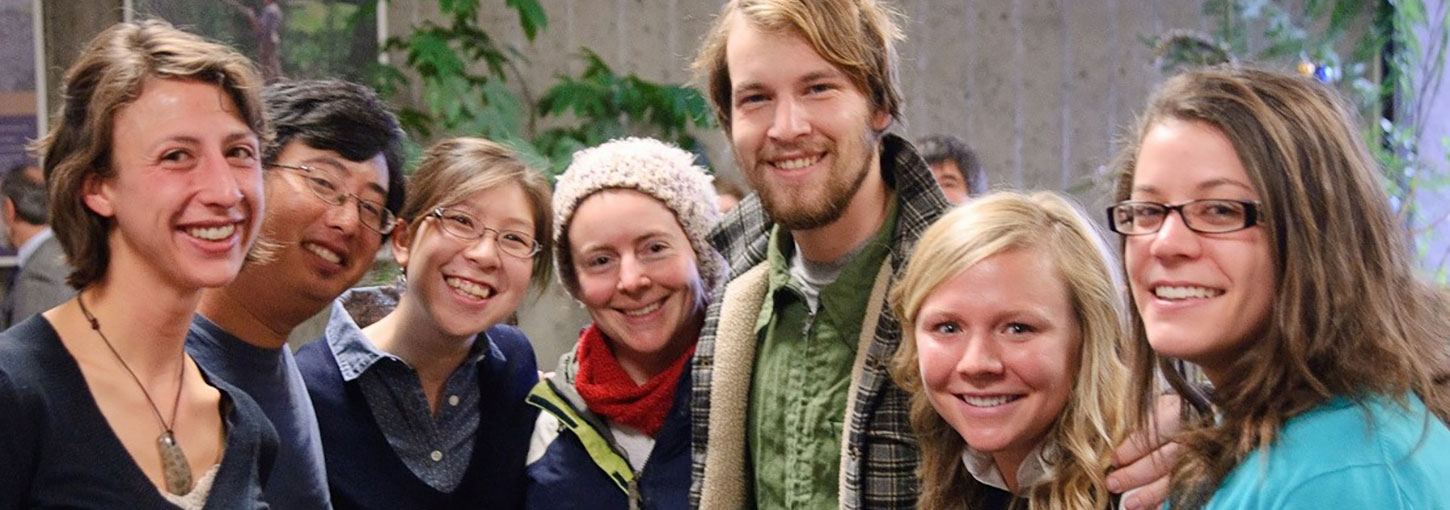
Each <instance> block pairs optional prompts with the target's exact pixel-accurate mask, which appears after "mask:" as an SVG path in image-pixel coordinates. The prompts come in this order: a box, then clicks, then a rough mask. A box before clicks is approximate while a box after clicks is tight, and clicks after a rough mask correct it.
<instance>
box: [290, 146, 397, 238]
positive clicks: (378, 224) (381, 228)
mask: <svg viewBox="0 0 1450 510" xmlns="http://www.w3.org/2000/svg"><path fill="white" fill-rule="evenodd" d="M271 166H273V167H275V168H284V169H287V170H292V171H294V172H297V173H298V175H301V176H302V180H303V181H304V182H306V183H307V189H310V190H312V194H313V195H317V198H320V199H322V201H323V202H327V203H328V204H331V205H343V204H346V203H347V199H348V197H352V198H353V200H355V201H357V217H358V220H359V221H361V222H362V224H363V226H364V227H367V228H368V230H371V231H373V232H377V233H379V234H382V235H388V234H391V233H392V232H393V228H394V227H397V226H398V225H397V223H398V222H397V216H396V215H394V214H393V211H389V210H388V208H387V207H385V206H384V205H383V204H379V203H377V202H374V201H372V200H368V199H366V198H363V197H360V196H358V194H357V193H352V192H350V191H347V190H346V189H344V188H343V182H344V180H343V178H342V176H340V175H337V172H332V171H328V170H325V169H321V168H317V167H315V166H307V165H284V164H281V163H273V164H272V165H271Z"/></svg>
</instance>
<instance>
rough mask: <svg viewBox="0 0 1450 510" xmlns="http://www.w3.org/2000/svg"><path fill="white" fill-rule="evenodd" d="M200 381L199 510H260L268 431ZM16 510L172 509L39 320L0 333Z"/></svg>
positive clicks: (4, 463)
mask: <svg viewBox="0 0 1450 510" xmlns="http://www.w3.org/2000/svg"><path fill="white" fill-rule="evenodd" d="M97 343H99V342H97ZM202 375H203V376H206V379H207V382H208V383H209V384H211V385H212V386H214V387H216V389H217V390H218V391H220V392H221V394H222V402H223V408H224V410H225V412H224V416H223V417H222V418H223V422H224V423H225V425H226V452H225V453H224V454H223V455H222V462H221V467H220V468H218V469H217V473H216V478H215V479H213V481H212V486H211V493H210V496H208V497H207V502H206V506H205V507H204V508H207V509H224V510H237V509H260V508H267V504H266V503H264V502H263V501H262V483H263V482H262V481H263V480H266V479H267V475H268V474H269V473H271V469H272V460H273V459H274V458H276V455H277V433H276V432H275V431H273V429H272V424H271V422H269V421H267V416H266V415H264V414H262V408H260V407H257V403H256V402H253V401H252V399H251V397H248V396H247V394H246V393H245V392H243V391H242V390H239V389H236V388H234V387H232V386H231V385H229V384H227V383H226V382H224V381H222V380H220V379H217V378H214V377H210V376H208V375H207V373H206V370H205V369H202ZM138 412H146V413H150V410H147V411H139V410H138ZM185 446H186V445H182V447H183V448H184V447H185ZM520 462H522V461H520ZM22 508H71V509H81V508H134V509H141V508H176V507H175V506H173V505H171V504H170V503H167V502H166V499H164V498H162V497H161V492H160V491H159V490H157V489H156V486H155V485H153V484H152V483H151V480H150V479H148V478H146V473H144V472H142V471H141V467H140V466H138V465H136V461H135V460H134V459H132V458H131V454H130V453H129V452H127V451H126V447H125V446H124V445H122V444H121V440H120V439H119V438H117V437H116V433H115V431H114V430H112V429H111V425H110V423H109V422H107V421H106V417H105V415H103V414H101V409H100V408H99V407H97V405H96V400H95V397H93V396H92V395H91V390H90V387H89V386H88V385H87V384H86V379H85V376H84V375H82V374H81V369H80V365H77V364H76V360H75V358H74V357H73V356H71V354H70V351H67V350H66V348H65V345H64V344H62V343H61V340H60V337H59V336H57V335H56V332H55V328H53V327H51V325H50V322H49V321H47V320H46V319H45V317H42V316H40V315H34V316H31V317H30V318H29V319H27V320H25V321H23V322H21V323H20V324H17V325H15V327H12V328H10V329H9V330H6V331H5V333H4V334H0V510H11V509H15V510H19V509H22Z"/></svg>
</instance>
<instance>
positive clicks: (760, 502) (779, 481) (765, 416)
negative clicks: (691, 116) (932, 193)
mask: <svg viewBox="0 0 1450 510" xmlns="http://www.w3.org/2000/svg"><path fill="white" fill-rule="evenodd" d="M888 203H890V204H891V205H890V207H889V208H888V211H887V215H886V219H885V221H883V222H882V225H881V228H880V230H879V231H878V232H877V233H876V235H875V236H873V237H872V238H871V239H870V240H869V241H867V243H866V244H865V245H864V246H862V247H861V248H859V250H858V252H857V253H856V254H855V255H854V258H852V259H851V260H849V261H848V262H846V263H845V265H844V266H843V267H842V268H841V272H840V274H839V275H838V276H837V277H836V279H835V281H833V282H831V283H830V284H827V285H826V286H824V287H822V288H821V289H819V291H820V294H819V305H818V307H817V310H816V311H815V313H812V312H811V310H810V307H809V306H808V305H807V302H806V298H805V292H806V291H805V290H804V289H803V287H802V283H801V282H799V281H797V280H796V279H794V278H792V277H791V274H790V258H791V252H793V251H794V249H795V245H794V242H793V241H792V240H791V237H790V233H789V232H788V231H785V230H783V229H781V228H780V227H778V226H777V227H775V228H774V229H773V230H772V232H771V240H770V251H769V253H768V254H767V255H766V262H767V264H768V266H769V271H770V273H769V284H768V290H767V291H766V296H765V301H764V303H763V304H762V305H761V310H760V316H759V319H758V321H757V323H756V335H757V338H759V339H760V343H759V347H758V350H757V351H756V356H755V369H754V371H753V375H752V380H751V386H750V402H749V423H748V427H749V429H748V431H747V440H748V441H749V452H750V460H751V463H752V464H751V465H752V466H753V468H754V469H753V473H754V476H753V478H754V479H753V482H754V489H755V490H754V495H755V503H756V508H781V509H828V508H829V509H835V508H838V507H839V505H838V501H837V498H838V492H839V476H840V463H841V444H842V443H841V431H842V425H843V421H844V420H845V416H846V400H847V394H848V393H849V391H850V388H851V382H852V381H851V369H852V362H853V361H854V360H855V358H856V349H857V344H858V341H859V339H860V337H861V323H862V319H863V318H864V317H865V316H866V313H867V312H868V311H867V310H866V306H867V300H866V299H863V297H864V296H869V295H871V290H872V286H873V284H874V283H875V279H876V275H877V273H878V272H880V268H881V265H882V264H883V263H885V262H886V260H887V256H888V255H890V247H889V245H890V240H891V237H890V236H891V233H892V232H893V231H895V227H896V200H895V199H894V197H893V199H892V200H890V201H889V202H888Z"/></svg>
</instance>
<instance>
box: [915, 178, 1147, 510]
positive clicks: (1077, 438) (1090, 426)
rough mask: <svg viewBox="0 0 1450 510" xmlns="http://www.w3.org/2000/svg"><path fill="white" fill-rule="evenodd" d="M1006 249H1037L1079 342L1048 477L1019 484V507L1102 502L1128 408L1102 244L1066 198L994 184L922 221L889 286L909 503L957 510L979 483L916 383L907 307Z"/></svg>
mask: <svg viewBox="0 0 1450 510" xmlns="http://www.w3.org/2000/svg"><path fill="white" fill-rule="evenodd" d="M1013 250H1038V251H1039V252H1040V253H1043V254H1045V255H1047V256H1048V257H1049V258H1050V259H1051V260H1052V262H1053V265H1054V266H1056V268H1057V277H1058V278H1061V279H1062V280H1063V282H1064V283H1065V284H1066V285H1067V289H1068V294H1069V295H1070V296H1071V302H1072V309H1073V311H1074V313H1075V314H1076V319H1077V324H1078V328H1079V330H1078V338H1079V341H1080V348H1079V350H1078V352H1079V360H1078V362H1077V366H1078V369H1077V374H1076V377H1075V378H1074V384H1073V387H1072V394H1071V396H1070V397H1069V398H1068V401H1067V405H1066V407H1064V408H1063V410H1062V413H1061V414H1060V415H1059V416H1058V417H1057V419H1056V421H1054V423H1053V426H1052V428H1051V429H1050V430H1049V432H1048V438H1047V441H1049V443H1050V444H1053V445H1055V446H1056V450H1055V451H1056V453H1057V456H1056V458H1050V459H1049V460H1050V461H1051V463H1052V465H1051V466H1050V473H1051V474H1050V475H1049V477H1048V478H1047V479H1046V480H1044V481H1043V482H1041V483H1038V484H1036V485H1033V486H1031V487H1026V488H1025V489H1026V494H1025V496H1026V498H1027V500H1028V501H1029V502H1030V505H1029V506H1030V507H1031V508H1039V509H1043V508H1107V507H1108V506H1109V504H1110V502H1111V501H1112V499H1113V498H1112V495H1111V494H1110V493H1109V492H1108V488H1107V476H1106V473H1107V469H1108V467H1109V465H1110V463H1111V459H1112V449H1113V447H1114V446H1115V445H1117V444H1118V443H1119V442H1120V441H1121V440H1122V439H1123V437H1125V434H1124V428H1125V426H1126V425H1127V424H1128V423H1129V420H1128V417H1129V408H1128V406H1127V405H1126V403H1125V400H1126V398H1127V395H1128V370H1127V367H1126V366H1125V365H1124V364H1123V362H1122V361H1121V354H1122V352H1121V342H1122V338H1123V336H1124V335H1123V332H1124V321H1123V307H1124V300H1123V297H1122V291H1121V289H1122V284H1121V278H1120V277H1119V275H1118V273H1117V270H1116V269H1115V267H1116V266H1115V262H1114V258H1113V256H1112V252H1111V251H1110V249H1109V247H1108V245H1107V244H1106V243H1105V242H1104V241H1103V238H1102V236H1101V235H1100V233H1099V232H1098V230H1097V229H1096V228H1094V227H1093V223H1092V222H1090V221H1089V220H1088V219H1087V218H1086V216H1085V215H1084V214H1083V213H1082V211H1081V209H1080V208H1079V207H1077V206H1075V205H1074V204H1073V203H1072V202H1071V201H1070V199H1067V198H1064V197H1063V196H1061V195H1058V194H1055V193H1051V192H1037V193H1032V194H1030V195H1029V194H1022V193H1017V192H994V193H990V194H987V195H984V196H982V197H981V198H977V199H973V200H972V201H970V202H967V203H966V204H964V205H962V206H961V207H958V208H956V209H953V210H952V211H950V212H948V213H947V214H946V215H944V216H942V217H941V219H939V220H937V222H936V223H934V224H933V225H932V226H931V227H930V228H928V229H927V230H926V232H925V233H924V234H922V236H921V241H920V242H919V243H918V244H917V245H916V249H915V250H914V251H913V252H912V255H911V259H910V260H909V261H908V262H907V265H906V271H905V272H904V273H903V275H902V277H901V280H900V281H899V282H898V283H897V284H896V286H895V287H893V288H892V290H891V295H890V299H891V306H892V311H893V312H894V313H895V314H896V316H897V318H898V319H899V320H900V321H901V331H902V333H903V335H904V336H903V339H902V342H901V347H900V348H899V349H898V350H897V352H896V357H895V358H893V359H892V362H891V374H892V377H893V378H894V379H895V380H896V382H897V384H899V385H901V387H902V389H904V390H906V391H907V392H908V393H909V394H910V395H911V424H912V427H913V428H914V429H915V430H916V433H917V437H918V441H919V443H920V446H921V467H920V472H919V474H920V476H921V480H922V493H921V498H920V499H919V501H918V504H917V508H920V509H932V510H936V509H947V508H964V507H963V505H964V504H966V502H967V501H968V500H969V499H975V498H978V497H980V484H978V482H976V481H975V480H974V479H973V478H972V477H971V475H969V474H968V473H967V472H966V468H965V466H964V465H963V464H962V460H961V454H962V451H963V449H964V448H965V447H966V444H965V442H964V441H963V440H962V437H961V435H960V434H959V433H958V432H957V431H956V430H954V429H952V427H951V426H950V425H948V424H947V423H946V421H945V420H944V419H942V417H941V416H940V415H938V414H937V413H936V411H935V410H934V409H933V408H932V406H931V403H930V402H929V401H928V400H927V396H926V393H925V391H924V388H923V386H922V380H921V373H920V371H919V370H920V369H919V368H918V367H919V365H918V359H917V357H918V352H917V348H916V339H915V329H916V328H915V322H916V318H917V317H916V316H917V313H918V312H919V311H920V309H921V304H922V302H923V301H925V300H926V298H927V297H928V296H930V295H931V294H933V293H934V292H936V290H937V288H938V287H939V286H940V285H942V283H943V282H946V281H947V280H950V279H951V278H953V277H955V276H956V275H958V274H961V272H962V271H965V270H967V269H968V268H970V267H972V266H973V265H975V264H977V263H978V262H980V261H982V260H983V259H986V258H988V257H991V256H993V255H997V254H1000V253H1004V252H1009V251H1013ZM1049 451H1051V450H1049Z"/></svg>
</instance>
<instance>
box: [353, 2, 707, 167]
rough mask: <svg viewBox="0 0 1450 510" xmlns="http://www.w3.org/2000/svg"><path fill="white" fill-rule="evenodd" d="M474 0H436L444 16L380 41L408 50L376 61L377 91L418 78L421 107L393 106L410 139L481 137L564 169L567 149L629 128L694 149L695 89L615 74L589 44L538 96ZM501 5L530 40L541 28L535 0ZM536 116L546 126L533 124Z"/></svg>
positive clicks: (698, 109) (702, 111)
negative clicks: (573, 66)
mask: <svg viewBox="0 0 1450 510" xmlns="http://www.w3.org/2000/svg"><path fill="white" fill-rule="evenodd" d="M481 3H482V0H438V6H439V11H440V12H441V13H442V14H443V15H444V16H445V17H446V18H447V19H448V22H447V23H446V24H438V23H434V22H425V23H423V24H421V25H419V26H418V27H416V28H414V29H413V30H412V31H411V32H410V33H408V34H406V35H404V36H401V37H395V38H392V39H390V40H389V41H388V42H387V43H386V44H385V45H384V48H385V49H386V50H393V51H401V52H403V53H404V54H405V56H406V58H405V60H404V63H403V64H402V65H401V66H392V65H383V66H380V67H379V69H378V70H377V72H376V73H375V77H376V78H375V80H374V83H375V85H376V86H377V87H378V89H379V90H381V91H383V92H384V93H385V94H390V95H391V94H396V93H398V92H401V91H402V90H405V89H406V88H407V87H409V86H410V83H409V81H410V80H409V78H408V72H411V73H412V74H413V75H416V76H417V77H418V78H419V79H420V80H421V81H422V83H421V85H422V89H421V90H422V91H423V93H422V103H423V104H422V108H407V109H404V110H402V111H400V112H399V117H400V119H401V120H402V122H403V124H404V127H405V128H407V129H408V131H409V132H411V133H413V134H414V135H415V137H417V138H419V139H429V138H433V137H435V136H448V135H463V134H467V135H472V136H483V137H486V138H490V139H493V140H496V141H499V142H502V143H506V144H509V145H510V146H513V147H514V148H516V149H518V150H519V151H520V152H522V153H524V155H525V156H526V157H528V158H530V159H533V160H534V161H535V162H538V163H539V164H540V165H541V166H545V167H547V168H549V170H550V172H551V173H552V174H557V173H559V172H561V171H562V170H563V168H564V167H565V165H567V164H568V159H569V156H570V155H572V154H573V153H574V151H576V150H578V149H581V148H584V147H589V146H593V145H597V144H600V143H603V142H605V141H608V140H609V139H612V138H617V137H621V136H627V135H645V136H656V137H660V138H662V139H665V140H668V141H671V142H674V143H675V144H677V145H680V146H681V147H683V148H685V149H687V150H698V147H699V145H700V144H699V142H698V140H696V139H695V138H694V137H693V136H692V135H691V134H690V128H691V127H698V128H704V127H708V126H709V125H710V121H711V116H710V115H709V111H708V107H707V105H706V102H705V99H704V97H703V96H701V95H700V93H699V92H698V91H696V90H695V89H693V88H690V87H687V86H683V85H676V84H667V83H656V82H651V81H648V80H645V79H642V78H640V77H638V76H636V75H634V74H628V75H624V76H621V75H619V74H617V73H615V72H614V71H613V70H612V69H611V68H610V67H609V65H608V64H606V63H605V62H604V60H603V59H602V58H600V57H599V55H598V54H597V53H595V52H594V51H592V50H590V49H588V48H583V49H581V50H580V55H579V58H581V59H583V61H584V63H585V69H584V70H583V72H581V73H579V75H577V76H558V77H556V83H554V84H552V85H551V86H549V87H548V89H547V90H546V91H545V92H544V94H543V95H542V96H540V97H539V98H538V99H537V100H536V99H535V98H534V97H533V95H532V94H531V92H530V88H529V86H528V83H527V82H526V80H525V79H524V73H523V72H522V70H523V69H524V68H525V67H526V66H528V65H530V63H529V62H528V61H527V60H526V59H525V58H524V57H523V53H522V52H520V51H519V50H518V49H517V48H514V47H512V46H509V45H506V44H501V43H499V42H498V41H496V40H495V39H494V38H493V37H492V36H491V35H490V34H489V33H488V32H487V31H486V30H485V29H484V28H483V27H482V26H481V25H480V24H479V22H478V13H479V8H480V5H481ZM504 4H505V5H506V6H507V7H508V8H510V9H512V10H514V11H516V12H517V13H518V15H519V25H520V27H521V28H522V29H523V31H524V35H525V36H526V37H527V38H528V39H529V40H530V41H533V40H534V39H535V38H536V37H538V36H539V35H540V34H542V32H543V31H544V29H545V28H546V27H547V26H548V17H547V14H546V13H545V12H544V9H543V7H542V6H541V5H540V4H539V2H538V1H537V0H505V1H504ZM515 91H517V92H515ZM541 124H545V125H549V126H551V127H549V128H547V129H542V130H540V129H539V128H538V126H539V125H541Z"/></svg>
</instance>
